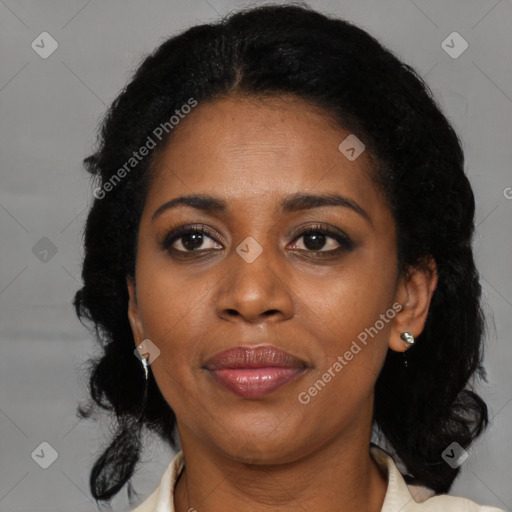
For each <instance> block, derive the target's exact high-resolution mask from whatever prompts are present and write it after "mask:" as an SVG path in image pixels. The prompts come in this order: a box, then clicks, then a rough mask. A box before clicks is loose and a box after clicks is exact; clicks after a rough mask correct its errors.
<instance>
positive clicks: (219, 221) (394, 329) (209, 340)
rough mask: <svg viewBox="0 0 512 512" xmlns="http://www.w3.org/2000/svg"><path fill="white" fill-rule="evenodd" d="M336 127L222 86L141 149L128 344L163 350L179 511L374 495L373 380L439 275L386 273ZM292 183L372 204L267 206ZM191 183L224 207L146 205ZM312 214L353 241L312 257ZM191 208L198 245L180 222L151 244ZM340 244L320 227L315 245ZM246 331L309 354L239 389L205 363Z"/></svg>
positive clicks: (244, 339) (385, 254) (374, 205)
mask: <svg viewBox="0 0 512 512" xmlns="http://www.w3.org/2000/svg"><path fill="white" fill-rule="evenodd" d="M349 133H350V132H348V131H346V130H344V129H342V128H341V127H339V126H338V125H335V124H334V123H333V122H332V121H331V120H330V119H328V118H327V117H326V116H325V115H324V113H323V112H321V111H319V110H318V109H316V108H314V107H313V106H311V105H309V104H308V103H305V102H304V101H302V100H300V99H296V98H292V97H289V98H285V97H281V98H279V99H266V100H257V99H254V98H253V99H248V98H241V97H234V96H233V97H229V98H225V99H221V100H216V101H215V102H210V103H204V104H200V105H198V106H197V107H196V108H195V109H194V110H193V111H192V113H190V114H189V115H188V116H187V117H186V118H185V119H184V120H183V121H181V122H180V125H179V126H178V127H177V128H175V130H174V131H173V132H172V137H171V138H170V139H169V142H168V143H167V145H166V146H165V147H163V148H161V149H160V151H159V154H158V156H157V158H155V161H154V169H155V174H154V177H153V180H152V182H151V185H150V188H149V192H148V196H147V199H146V203H145V206H144V210H143V214H142V219H141V223H140V227H139V235H138V247H137V263H136V274H135V281H136V287H134V283H133V281H132V280H131V279H130V278H128V279H127V286H128V291H129V294H130V301H129V309H128V316H129V320H130V325H131V327H132V331H133V335H134V340H135V343H136V345H138V344H139V343H140V342H141V341H142V340H143V339H150V340H151V341H152V342H153V343H154V344H155V345H156V346H157V347H158V348H159V350H160V355H159V356H158V357H157V358H156V359H155V360H154V361H153V362H152V364H151V371H152V372H153V374H154V377H155V379H156V381H157V383H158V386H159V388H160V390H161V392H162V394H163V396H164V397H165V399H166V401H167V402H168V403H169V405H170V406H171V408H172V409H173V411H174V412H175V414H176V418H177V428H178V431H179V435H180V439H181V443H182V448H183V452H184V456H185V465H186V467H185V470H184V472H183V473H182V475H181V477H180V478H179V480H178V483H177V485H176V489H175V498H174V502H175V508H176V511H177V512H185V511H187V510H189V508H191V507H192V508H195V509H196V510H198V511H200V512H216V511H221V510H222V511H224V510H247V509H248V507H250V510H251V511H254V512H259V511H274V510H279V511H287V510H290V511H291V510H297V509H300V510H322V511H324V512H330V511H337V512H340V511H350V510H362V511H380V509H381V507H382V503H383V500H384V496H385V493H386V488H387V478H386V475H383V474H381V473H380V471H379V469H378V467H377V465H376V464H375V462H374V461H373V459H372V457H371V456H370V452H369V443H370V439H371V427H372V410H373V395H374V386H375V381H376V379H377V376H378V374H379V372H380V369H381V368H382V365H383V363H384V359H385V357H386V353H387V350H388V348H390V349H391V350H395V351H404V350H406V348H407V345H406V344H405V343H404V341H402V340H401V339H400V334H401V333H402V332H404V331H409V332H411V333H412V334H414V335H415V336H418V335H419V334H420V333H421V331H422V329H423V327H424V323H425V320H426V316H427V312H428V307H429V304H430V300H431V297H432V294H433V292H434V290H435V287H436V282H437V275H436V272H435V265H434V262H433V261H431V262H430V270H428V269H419V268H418V269H411V272H409V273H408V275H407V276H402V275H399V274H398V272H397V254H396V232H395V224H394V221H393V218H392V216H391V213H390V210H389V208H388V206H387V204H386V202H385V200H384V197H383V196H382V193H381V192H380V190H378V188H376V186H375V184H374V183H373V182H372V181H371V179H370V173H371V161H370V158H369V155H368V154H367V152H363V153H362V154H361V155H360V156H359V157H358V158H357V159H356V160H354V161H349V160H348V159H347V158H346V157H345V156H344V155H343V154H342V153H341V152H340V150H339V149H338V145H339V144H340V142H342V141H343V140H344V139H345V138H346V137H347V135H349ZM295 192H308V193H314V194H321V193H332V192H336V193H338V194H340V195H343V196H345V197H347V198H350V199H351V200H353V201H355V202H356V203H357V204H358V205H359V206H360V207H361V208H363V209H364V210H365V211H366V212H367V214H368V217H369V220H368V219H366V218H365V217H364V216H363V215H360V214H359V213H357V212H355V211H353V210H352V209H350V208H347V207H341V206H323V207H320V208H314V209H308V210H301V211H296V212H292V213H285V214H276V213H275V208H276V206H277V205H278V204H279V203H280V201H281V200H282V199H283V198H285V197H286V196H288V195H290V194H292V193H295ZM195 193H200V194H211V195H214V196H217V197H219V198H222V199H224V200H226V202H227V211H226V212H224V213H220V212H217V213H211V212H203V211H199V210H196V209H194V208H192V207H190V206H183V205H182V206H179V207H176V208H172V209H168V210H165V211H164V212H162V213H161V214H160V215H158V216H157V217H156V218H155V219H152V216H153V214H154V213H155V211H156V210H157V209H158V208H159V207H160V206H161V205H163V204H164V203H166V202H167V201H169V200H171V199H174V198H176V197H178V196H182V195H189V194H195ZM319 223H320V224H322V225H327V227H330V228H334V230H336V229H338V230H341V231H342V232H344V233H346V235H348V236H349V237H350V239H351V240H352V241H353V242H354V248H353V250H351V251H349V250H344V251H341V252H339V253H338V254H337V255H333V256H328V257H324V258H323V259H320V256H321V255H320V256H318V253H314V251H312V249H311V247H312V245H311V240H310V238H309V239H308V237H307V236H306V237H304V236H299V235H300V232H301V231H303V229H304V228H305V227H308V226H312V225H316V224H319ZM189 224H194V225H197V224H199V225H202V226H204V227H205V228H206V229H208V230H209V231H210V233H211V235H212V238H211V239H210V238H209V237H208V236H205V237H204V238H203V245H200V244H199V251H203V252H202V253H200V252H198V250H197V249H196V252H193V251H192V250H190V249H189V250H188V252H186V251H187V248H186V246H184V245H183V243H184V239H183V238H181V239H180V238H178V239H177V240H175V241H174V243H173V246H172V247H173V248H174V251H172V249H165V248H163V247H162V245H161V242H162V241H163V240H164V238H165V236H166V234H167V232H169V231H170V230H171V229H172V228H176V227H179V226H183V225H189ZM249 236H250V237H252V238H253V239H255V240H256V241H257V242H258V244H259V245H260V246H261V248H262V253H261V254H260V255H259V257H258V258H257V259H256V260H254V261H253V262H251V263H248V262H247V261H245V260H244V259H243V258H242V257H240V256H239V254H238V253H237V252H236V248H237V247H238V246H239V245H240V244H241V242H242V241H244V240H245V239H246V237H249ZM188 240H189V243H190V237H189V239H188ZM308 240H309V245H307V243H308ZM320 245H321V244H320ZM339 246H340V244H339V242H337V241H336V239H334V238H331V237H330V236H328V237H327V238H326V239H325V243H324V245H323V247H320V249H319V250H320V252H325V251H328V250H333V249H336V248H338V247H339ZM188 247H190V245H189V246H188ZM313 248H314V246H313ZM179 251H182V252H179ZM201 254H202V255H201ZM180 255H182V256H181V257H180ZM394 303H399V304H401V305H402V310H401V311H400V313H398V314H397V315H396V316H395V317H394V318H393V319H392V320H390V321H389V322H388V323H386V324H385V326H384V328H382V329H381V330H380V331H379V333H378V335H376V336H374V337H373V338H369V342H368V344H367V345H366V346H364V347H363V348H362V350H361V351H360V352H359V353H358V354H357V355H355V356H354V357H353V359H352V360H351V361H350V362H348V364H347V365H346V366H344V367H343V370H342V371H341V372H339V373H337V374H336V377H335V378H333V379H332V380H331V381H330V382H329V383H328V384H327V385H326V386H325V387H324V388H323V389H322V390H321V391H320V392H319V393H318V394H317V395H316V396H315V397H314V398H312V399H311V401H310V402H309V403H308V404H303V403H301V402H300V401H299V400H298V395H299V393H300V392H303V391H307V390H308V388H310V387H311V386H312V385H313V384H314V383H315V381H317V380H318V379H319V378H321V376H322V374H323V373H324V372H326V371H327V370H328V368H329V367H332V365H333V363H334V362H335V361H336V360H337V357H338V356H339V355H343V354H344V353H345V352H346V351H347V350H348V349H349V348H350V346H351V344H352V342H353V341H354V340H356V339H357V336H358V334H360V333H361V332H362V331H364V329H365V328H368V327H370V326H373V325H374V324H375V322H376V321H377V320H378V319H379V315H381V314H384V313H386V311H388V310H389V309H390V308H391V307H392V305H393V304H394ZM244 344H245V345H258V344H272V345H275V346H277V347H278V348H280V349H283V350H285V351H287V352H290V353H291V354H293V355H295V356H296V357H299V358H301V359H302V360H304V361H305V362H306V363H307V365H308V368H307V370H306V371H305V372H304V373H303V374H302V375H301V376H300V377H299V378H298V379H296V380H295V381H293V382H291V383H288V384H287V385H286V386H284V387H282V388H280V389H279V390H277V391H275V392H273V393H272V394H270V395H267V396H265V397H264V398H262V399H245V398H241V397H239V396H237V395H235V394H233V393H232V392H230V391H229V390H227V389H225V388H224V387H222V386H220V385H219V384H217V383H216V382H215V380H214V379H213V378H212V377H211V375H210V374H209V373H208V372H207V371H206V370H205V369H204V368H203V365H204V363H205V362H206V360H207V359H208V358H210V357H211V356H213V355H214V354H216V353H217V352H219V351H222V350H225V349H227V348H230V347H234V346H238V345H244Z"/></svg>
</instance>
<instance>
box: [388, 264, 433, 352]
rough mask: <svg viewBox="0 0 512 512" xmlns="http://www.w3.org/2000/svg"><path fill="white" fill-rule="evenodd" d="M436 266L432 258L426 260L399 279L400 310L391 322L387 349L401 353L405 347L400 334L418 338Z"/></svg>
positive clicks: (423, 322)
mask: <svg viewBox="0 0 512 512" xmlns="http://www.w3.org/2000/svg"><path fill="white" fill-rule="evenodd" d="M437 277H438V275H437V267H436V262H435V261H434V258H432V257H429V258H427V259H426V260H424V261H423V262H421V263H420V264H419V265H418V266H416V267H413V268H410V269H408V271H407V272H406V273H405V274H404V275H403V276H402V277H401V278H400V280H399V282H398V286H397V290H396V293H395V301H396V302H398V303H399V304H401V306H402V309H401V310H400V311H399V312H398V313H397V314H396V315H395V318H394V319H393V321H392V328H391V334H390V338H389V348H390V349H391V350H394V351H396V352H404V351H405V350H407V348H408V345H407V343H405V341H404V340H402V339H401V338H400V336H401V334H402V333H403V332H410V333H411V334H412V335H413V336H414V337H415V338H416V337H418V336H419V335H420V334H421V333H422V331H423V328H424V327H425V322H426V320H427V315H428V310H429V307H430V301H431V299H432V295H433V294H434V291H435V289H436V286H437Z"/></svg>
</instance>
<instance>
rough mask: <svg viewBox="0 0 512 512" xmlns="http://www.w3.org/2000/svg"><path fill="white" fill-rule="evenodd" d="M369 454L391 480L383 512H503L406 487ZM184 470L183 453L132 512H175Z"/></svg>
mask: <svg viewBox="0 0 512 512" xmlns="http://www.w3.org/2000/svg"><path fill="white" fill-rule="evenodd" d="M370 453H371V455H372V457H373V459H374V460H375V462H376V463H377V465H378V466H379V467H380V468H381V469H382V470H383V472H384V474H387V477H388V488H387V491H386V496H385V497H384V503H383V504H382V509H381V512H452V511H453V512H504V511H503V510H501V509H498V508H495V507H485V506H480V505H477V504H476V503H475V502H473V501H470V500H468V499H466V498H457V497H454V496H448V495H446V494H442V495H438V496H434V491H432V490H431V489H428V488H426V487H421V486H416V485H407V484H406V483H405V480H404V478H403V477H402V475H401V474H400V471H398V468H397V466H396V464H395V462H394V461H393V459H392V458H391V457H390V456H389V455H388V454H387V453H386V452H385V451H383V450H381V449H380V448H378V447H376V446H371V447H370ZM183 467H184V459H183V452H182V451H179V452H178V453H177V454H176V455H175V457H174V458H173V459H172V461H171V462H170V464H169V466H167V469H166V470H165V472H164V475H163V477H162V479H161V481H160V484H159V485H158V487H157V488H156V489H155V490H154V491H153V492H152V493H151V495H150V496H149V497H148V498H147V499H146V500H145V501H144V502H143V503H141V504H140V505H139V506H138V507H137V508H135V509H133V510H132V512H175V510H174V487H175V485H176V482H177V480H178V477H179V475H180V473H181V471H182V469H183Z"/></svg>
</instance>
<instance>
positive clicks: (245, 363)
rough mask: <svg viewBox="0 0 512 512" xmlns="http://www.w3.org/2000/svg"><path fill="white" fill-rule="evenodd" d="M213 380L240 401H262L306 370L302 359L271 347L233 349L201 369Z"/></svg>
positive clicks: (213, 359) (212, 359)
mask: <svg viewBox="0 0 512 512" xmlns="http://www.w3.org/2000/svg"><path fill="white" fill-rule="evenodd" d="M204 368H205V369H206V370H208V372H209V373H210V375H211V376H212V377H213V378H214V380H215V381H216V382H217V383H219V384H221V385H222V386H224V387H225V388H226V389H228V390H229V391H231V392H233V393H234V394H236V395H238V396H241V397H243V398H263V397H264V396H266V395H268V394H270V393H273V392H274V391H277V390H278V389H280V388H282V387H283V386H285V385H287V384H289V383H290V382H292V381H294V380H295V379H297V378H298V377H299V376H300V375H301V374H302V373H304V372H305V371H306V369H307V364H306V363H305V362H304V361H302V360H301V359H299V358H297V357H295V356H293V355H292V354H289V353H288V352H284V351H282V350H279V349H278V348H276V347H274V346H271V345H264V346H258V347H235V348H232V349H229V350H225V351H224V352H220V353H218V354H216V355H215V356H213V357H212V358H211V359H209V360H208V361H207V363H206V365H205V366H204Z"/></svg>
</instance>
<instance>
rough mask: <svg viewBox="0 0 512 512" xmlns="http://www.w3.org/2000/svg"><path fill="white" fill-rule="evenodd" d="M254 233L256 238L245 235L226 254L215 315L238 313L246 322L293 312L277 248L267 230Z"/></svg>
mask: <svg viewBox="0 0 512 512" xmlns="http://www.w3.org/2000/svg"><path fill="white" fill-rule="evenodd" d="M256 236H257V237H258V238H259V240H257V239H256V238H255V237H253V236H247V237H245V238H244V239H243V240H242V241H241V242H239V243H238V245H237V246H236V247H234V250H233V251H232V252H231V254H230V255H229V256H228V262H227V264H228V266H229V270H228V273H227V275H226V277H225V278H224V279H223V280H222V282H221V286H220V289H219V293H218V297H217V301H216V304H217V309H218V314H219V315H221V316H222V315H229V316H230V317H232V316H237V314H238V315H240V316H241V317H244V318H245V319H246V320H247V321H255V320H257V319H259V318H261V317H262V316H268V315H269V314H271V313H272V314H274V315H277V316H280V317H289V316H290V315H293V299H292V296H291V294H290V291H289V289H288V287H287V286H286V284H285V279H286V278H285V275H286V273H285V271H284V269H283V268H282V263H283V259H282V258H281V257H280V254H279V247H278V245H277V243H276V242H275V240H272V237H271V236H270V234H269V232H268V231H267V233H265V234H263V232H262V231H260V232H259V234H257V235H256ZM260 242H261V243H260ZM235 312H236V313H235Z"/></svg>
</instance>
